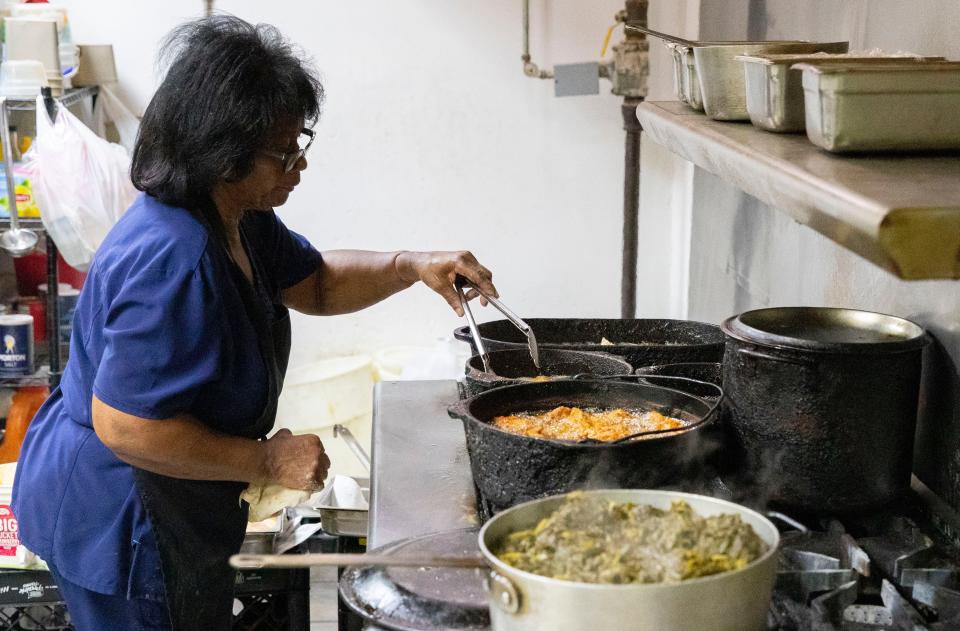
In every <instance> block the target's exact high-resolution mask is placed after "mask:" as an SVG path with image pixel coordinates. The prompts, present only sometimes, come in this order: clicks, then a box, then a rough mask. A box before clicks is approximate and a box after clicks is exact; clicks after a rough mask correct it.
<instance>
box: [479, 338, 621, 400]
mask: <svg viewBox="0 0 960 631" xmlns="http://www.w3.org/2000/svg"><path fill="white" fill-rule="evenodd" d="M489 358H490V368H492V369H493V372H494V374H490V373H488V372H484V370H483V361H482V360H481V359H480V356H479V355H474V356H473V357H471V358H470V359H469V360H467V365H466V392H467V394H468V396H473V395H475V394H479V393H481V392H483V391H485V390H489V389H490V388H499V387H501V386H510V385H514V384H518V383H528V382H529V379H530V378H532V377H536V376H538V375H545V376H548V377H574V376H577V375H597V376H600V377H607V376H617V375H629V374H630V373H631V372H633V368H632V367H631V366H630V364H629V363H627V362H626V361H624V360H623V358H621V357H617V356H615V355H607V354H606V353H585V352H582V351H569V350H552V349H551V350H544V351H540V369H539V370H537V367H536V366H534V364H533V360H532V359H531V358H530V352H529V351H528V350H527V349H516V350H508V351H493V352H492V353H489Z"/></svg>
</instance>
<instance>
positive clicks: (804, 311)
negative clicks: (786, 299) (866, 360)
mask: <svg viewBox="0 0 960 631" xmlns="http://www.w3.org/2000/svg"><path fill="white" fill-rule="evenodd" d="M721 328H722V329H723V331H724V333H726V334H727V335H729V336H731V337H733V338H734V339H737V340H741V341H744V342H751V343H754V344H760V345H764V346H772V347H776V348H796V349H802V350H812V351H824V352H854V353H857V352H873V353H877V352H880V353H887V352H890V353H895V352H903V351H908V350H915V349H918V348H921V347H922V346H923V345H924V344H925V343H926V341H927V340H926V336H925V332H924V329H923V327H921V326H919V325H917V324H914V323H913V322H911V321H909V320H905V319H903V318H898V317H895V316H889V315H884V314H882V313H873V312H871V311H859V310H856V309H836V308H829V307H778V308H771V309H757V310H755V311H747V312H745V313H741V314H740V315H738V316H734V317H732V318H729V319H728V320H726V321H725V322H724V323H723V325H722V326H721Z"/></svg>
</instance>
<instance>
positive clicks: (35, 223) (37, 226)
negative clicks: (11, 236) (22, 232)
mask: <svg viewBox="0 0 960 631" xmlns="http://www.w3.org/2000/svg"><path fill="white" fill-rule="evenodd" d="M20 227H21V228H30V229H31V230H35V231H37V232H42V231H43V230H44V227H43V221H41V220H40V218H39V217H20ZM8 228H10V217H0V229H3V230H6V229H8Z"/></svg>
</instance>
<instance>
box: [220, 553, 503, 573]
mask: <svg viewBox="0 0 960 631" xmlns="http://www.w3.org/2000/svg"><path fill="white" fill-rule="evenodd" d="M230 565H231V566H232V567H235V568H237V569H238V570H259V569H265V568H309V567H322V566H337V567H344V566H348V565H352V566H364V565H382V566H390V567H453V568H467V569H473V568H486V567H487V562H486V561H485V560H484V558H483V557H480V556H474V557H453V556H448V557H445V556H433V555H423V556H394V555H392V554H347V553H344V554H235V555H233V556H232V557H230Z"/></svg>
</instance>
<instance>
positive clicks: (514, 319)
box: [457, 276, 530, 333]
mask: <svg viewBox="0 0 960 631" xmlns="http://www.w3.org/2000/svg"><path fill="white" fill-rule="evenodd" d="M464 285H466V286H469V287H470V288H471V289H473V290H474V291H476V292H477V293H478V294H480V295H481V296H482V297H483V299H484V300H486V301H487V302H489V303H490V304H491V305H493V306H494V307H495V308H496V310H497V311H499V312H500V313H502V314H503V315H504V317H505V318H506V319H507V320H510V322H511V323H513V326H515V327H517V328H518V329H520V330H521V331H523V332H524V333H526V332H528V331H529V330H530V325H529V324H527V323H526V322H524V321H523V320H522V319H521V318H520V316H518V315H517V314H515V313H514V312H513V311H511V310H510V308H509V307H507V305H505V304H503V303H502V302H500V301H499V300H498V299H497V298H494V297H493V296H489V295H487V293H486V292H484V291H483V290H481V289H480V288H479V287H477V286H476V284H474V283H473V281H471V280H470V279H468V278H466V277H464V276H457V288H458V289H460V288H462V287H463V286H464ZM462 300H463V298H462V297H461V301H462Z"/></svg>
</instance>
